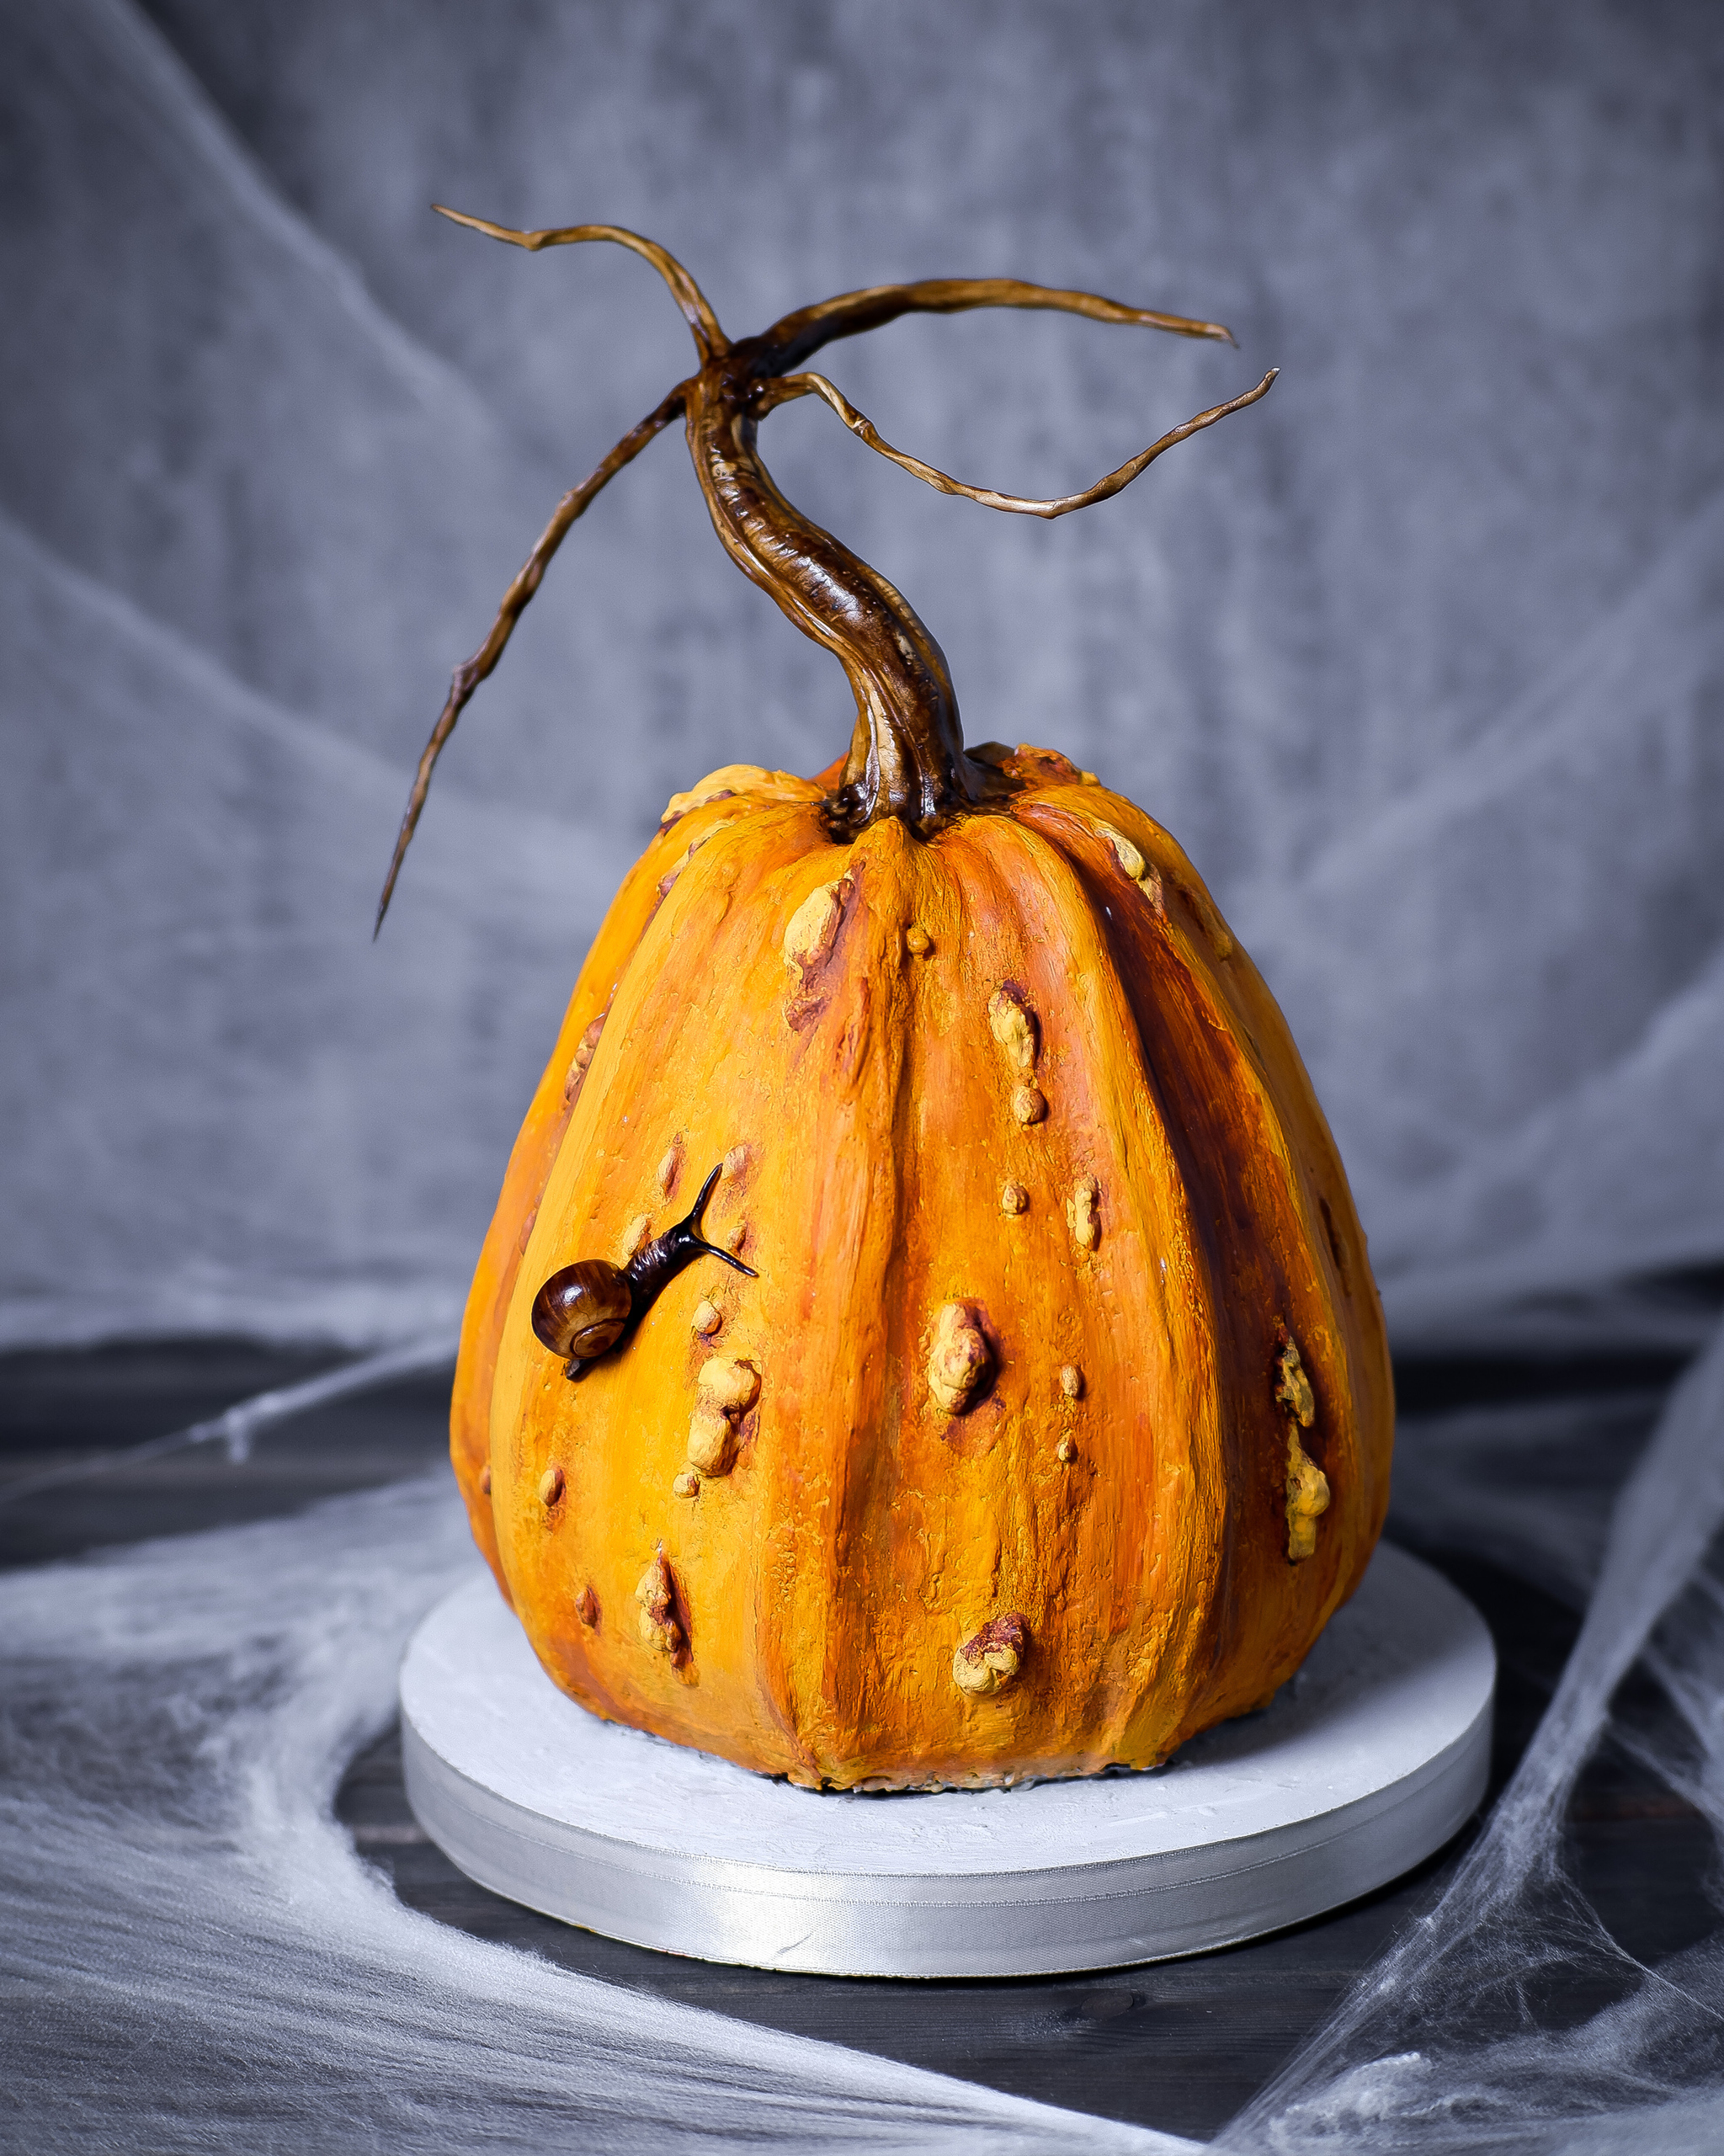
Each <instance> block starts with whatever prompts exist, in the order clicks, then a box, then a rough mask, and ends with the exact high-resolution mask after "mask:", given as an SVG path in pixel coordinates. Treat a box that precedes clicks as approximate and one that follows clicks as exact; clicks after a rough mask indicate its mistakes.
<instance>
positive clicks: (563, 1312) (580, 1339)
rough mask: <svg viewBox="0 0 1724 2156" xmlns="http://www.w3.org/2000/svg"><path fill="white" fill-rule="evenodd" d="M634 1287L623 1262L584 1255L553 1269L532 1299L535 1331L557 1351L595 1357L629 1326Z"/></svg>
mask: <svg viewBox="0 0 1724 2156" xmlns="http://www.w3.org/2000/svg"><path fill="white" fill-rule="evenodd" d="M633 1308H634V1291H633V1290H632V1288H631V1286H630V1284H629V1276H628V1275H627V1274H626V1273H625V1271H624V1270H623V1269H622V1267H621V1266H620V1265H613V1264H610V1262H609V1259H604V1258H583V1259H581V1260H580V1261H579V1263H578V1264H573V1265H565V1266H564V1267H563V1269H562V1270H561V1272H560V1273H553V1274H552V1275H551V1278H550V1279H549V1280H546V1282H545V1285H544V1286H543V1287H541V1288H540V1291H539V1292H538V1294H537V1295H535V1296H534V1298H533V1330H534V1332H535V1333H536V1334H538V1336H539V1338H540V1340H542V1341H543V1342H544V1344H545V1346H546V1347H547V1348H549V1349H550V1350H551V1353H552V1355H564V1356H573V1357H576V1358H577V1359H578V1360H580V1361H583V1362H590V1361H591V1360H593V1357H594V1356H595V1355H604V1353H605V1351H606V1350H607V1349H610V1348H614V1347H615V1345H616V1344H617V1342H618V1341H619V1340H620V1339H621V1338H622V1336H623V1334H624V1331H625V1328H627V1325H628V1322H629V1315H630V1312H631V1311H632V1309H633Z"/></svg>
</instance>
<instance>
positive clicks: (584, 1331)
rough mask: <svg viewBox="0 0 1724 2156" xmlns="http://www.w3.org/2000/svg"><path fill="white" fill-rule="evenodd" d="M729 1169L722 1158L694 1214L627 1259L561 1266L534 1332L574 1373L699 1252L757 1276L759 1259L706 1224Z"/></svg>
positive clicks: (538, 1302)
mask: <svg viewBox="0 0 1724 2156" xmlns="http://www.w3.org/2000/svg"><path fill="white" fill-rule="evenodd" d="M722 1173H723V1165H722V1163H721V1164H720V1166H719V1167H717V1168H714V1169H713V1171H712V1173H711V1174H710V1175H709V1176H708V1177H707V1179H706V1180H705V1183H703V1184H701V1186H700V1196H699V1197H698V1198H696V1199H695V1200H694V1208H693V1210H692V1211H690V1212H689V1214H688V1216H687V1217H686V1218H685V1219H683V1220H679V1221H678V1222H677V1224H676V1226H675V1227H668V1228H667V1229H666V1230H665V1232H664V1233H663V1234H662V1235H656V1236H654V1238H652V1242H650V1243H647V1244H646V1245H645V1246H644V1247H643V1248H641V1250H639V1251H637V1252H636V1254H635V1256H634V1257H632V1258H631V1259H630V1260H629V1262H628V1264H626V1265H615V1264H612V1263H611V1262H610V1260H609V1259H608V1258H578V1259H576V1261H575V1262H574V1264H572V1265H565V1266H563V1267H562V1269H561V1271H559V1272H555V1273H553V1274H552V1275H551V1277H550V1279H549V1280H546V1281H545V1285H544V1286H542V1287H541V1288H540V1291H539V1292H538V1294H537V1295H536V1296H534V1298H533V1331H534V1334H535V1336H536V1338H537V1339H538V1340H539V1341H540V1344H541V1345H542V1346H544V1347H546V1348H548V1349H550V1350H551V1354H552V1355H561V1356H563V1357H565V1358H566V1359H567V1364H568V1371H567V1375H568V1376H570V1377H578V1376H580V1375H581V1372H582V1371H583V1368H584V1367H585V1365H587V1364H588V1363H589V1362H596V1361H597V1360H599V1356H600V1355H609V1353H610V1351H611V1349H613V1348H615V1347H619V1346H620V1345H621V1344H622V1342H623V1340H624V1339H625V1338H626V1337H627V1335H628V1334H630V1333H631V1332H632V1331H633V1330H634V1328H635V1327H636V1325H638V1324H639V1323H640V1322H641V1318H644V1317H645V1316H646V1314H647V1311H648V1310H649V1309H650V1308H651V1307H652V1304H653V1302H654V1301H655V1300H656V1299H657V1296H659V1295H660V1294H661V1293H662V1291H664V1289H665V1288H667V1287H668V1286H669V1285H670V1283H671V1282H672V1281H673V1280H674V1279H675V1278H676V1276H677V1275H678V1273H680V1272H682V1271H683V1270H684V1268H685V1267H687V1266H689V1265H691V1264H693V1263H694V1260H695V1259H697V1258H721V1259H723V1260H724V1262H725V1264H727V1265H730V1266H732V1267H734V1268H735V1270H737V1272H739V1273H746V1274H747V1275H748V1278H749V1279H750V1280H753V1279H755V1278H756V1277H757V1275H756V1274H755V1272H754V1269H753V1266H752V1265H745V1264H743V1263H742V1259H740V1258H736V1257H732V1254H731V1253H730V1252H729V1251H728V1250H721V1249H720V1248H718V1246H717V1244H716V1243H709V1242H707V1241H706V1239H705V1237H703V1236H702V1234H701V1232H700V1220H701V1216H702V1215H703V1214H704V1213H705V1211H706V1201H707V1200H708V1199H709V1198H710V1196H711V1195H712V1192H713V1187H714V1185H715V1184H716V1183H717V1181H718V1179H719V1177H720V1175H721V1174H722Z"/></svg>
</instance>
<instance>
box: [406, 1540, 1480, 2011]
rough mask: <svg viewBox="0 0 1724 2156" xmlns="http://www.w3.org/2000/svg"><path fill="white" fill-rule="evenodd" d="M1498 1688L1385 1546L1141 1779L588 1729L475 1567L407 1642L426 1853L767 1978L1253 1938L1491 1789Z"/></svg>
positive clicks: (1138, 1958) (961, 1965) (1453, 1613)
mask: <svg viewBox="0 0 1724 2156" xmlns="http://www.w3.org/2000/svg"><path fill="white" fill-rule="evenodd" d="M1495 1679H1496V1658H1495V1655H1494V1653H1493V1649H1492V1646H1491V1641H1490V1636H1489V1634H1488V1633H1487V1632H1486V1630H1485V1628H1484V1626H1483V1624H1482V1622H1481V1621H1480V1620H1479V1617H1478V1616H1477V1612H1476V1611H1475V1610H1473V1608H1472V1606H1471V1604H1470V1603H1468V1602H1467V1601H1466V1600H1464V1599H1463V1598H1462V1597H1461V1595H1460V1594H1456V1592H1455V1589H1453V1588H1452V1587H1450V1585H1449V1584H1448V1583H1447V1582H1446V1581H1445V1580H1444V1579H1443V1578H1441V1577H1440V1576H1439V1574H1438V1573H1434V1572H1433V1571H1432V1570H1431V1569H1430V1568H1429V1567H1428V1566H1426V1565H1423V1564H1420V1563H1419V1562H1418V1561H1417V1560H1416V1559H1414V1558H1413V1557H1408V1556H1407V1555H1406V1554H1405V1552H1402V1551H1400V1550H1397V1549H1392V1548H1390V1547H1388V1546H1379V1548H1378V1550H1377V1552H1376V1555H1375V1557H1374V1558H1373V1559H1372V1561H1371V1567H1370V1572H1369V1573H1368V1574H1367V1575H1366V1578H1365V1583H1364V1584H1363V1586H1361V1587H1360V1590H1359V1592H1358V1594H1355V1595H1354V1598H1353V1600H1352V1601H1351V1602H1350V1603H1349V1605H1347V1607H1346V1608H1345V1609H1344V1610H1341V1611H1340V1612H1339V1613H1338V1615H1337V1616H1335V1618H1334V1619H1333V1621H1332V1622H1331V1623H1330V1625H1329V1626H1328V1630H1327V1631H1326V1632H1324V1633H1323V1636H1322V1638H1321V1639H1320V1640H1319V1641H1318V1642H1317V1645H1316V1647H1315V1648H1313V1649H1312V1653H1311V1654H1310V1656H1309V1657H1308V1658H1307V1659H1306V1664H1305V1666H1304V1668H1303V1669H1301V1671H1300V1672H1299V1674H1297V1676H1296V1677H1295V1678H1294V1679H1293V1680H1292V1681H1291V1683H1290V1684H1288V1685H1284V1686H1283V1688H1282V1690H1280V1693H1279V1694H1278V1695H1277V1696H1276V1697H1275V1699H1274V1702H1273V1703H1272V1704H1271V1705H1270V1706H1269V1707H1267V1708H1265V1709H1264V1711H1262V1712H1260V1713H1258V1714H1253V1715H1248V1716H1245V1717H1242V1719H1240V1720H1239V1721H1237V1722H1226V1723H1224V1724H1223V1725H1222V1726H1221V1727H1220V1728H1217V1729H1212V1730H1210V1731H1209V1732H1207V1733H1205V1735H1203V1736H1201V1737H1199V1738H1194V1739H1193V1741H1192V1742H1191V1743H1189V1744H1187V1745H1186V1746H1185V1747H1184V1749H1182V1750H1181V1751H1180V1752H1179V1754H1176V1756H1175V1757H1174V1758H1173V1759H1172V1760H1171V1761H1170V1762H1169V1763H1168V1765H1166V1766H1164V1767H1162V1768H1160V1769H1157V1770H1154V1771H1152V1772H1151V1773H1147V1774H1108V1775H1100V1776H1098V1777H1095V1778H1093V1779H1091V1780H1088V1781H1051V1782H1040V1783H1036V1784H1033V1785H1031V1786H1028V1787H1024V1788H1018V1789H1009V1790H985V1791H942V1792H939V1793H936V1794H928V1795H923V1794H906V1795H897V1796H854V1795H843V1796H838V1795H832V1794H821V1793H819V1792H817V1791H810V1790H804V1789H797V1788H795V1786H793V1785H791V1784H790V1783H789V1782H783V1781H768V1780H766V1779H765V1778H764V1777H763V1776H761V1775H753V1774H750V1773H748V1771H747V1770H745V1769H743V1768H742V1767H737V1766H732V1765H730V1763H729V1762H728V1761H727V1760H724V1759H715V1758H713V1757H712V1756H711V1755H710V1754H707V1753H704V1752H694V1751H689V1750H687V1749H684V1747H682V1746H680V1745H676V1744H671V1743H666V1742H665V1741H664V1740H663V1739H662V1738H657V1737H649V1736H647V1735H645V1734H644V1733H641V1732H640V1731H638V1730H633V1729H625V1728H621V1727H618V1726H617V1725H616V1724H615V1723H613V1722H601V1721H599V1719H598V1718H597V1717H596V1716H593V1715H590V1714H588V1713H587V1712H586V1711H585V1710H584V1709H583V1708H581V1707H578V1706H576V1705H575V1704H574V1702H573V1701H572V1700H568V1699H566V1698H564V1696H562V1694H561V1692H559V1691H558V1690H556V1687H555V1685H552V1683H551V1680H550V1679H549V1678H548V1677H547V1676H546V1675H545V1673H544V1672H543V1671H542V1670H541V1669H540V1667H539V1665H538V1663H537V1662H536V1661H535V1659H534V1656H533V1652H532V1649H531V1648H529V1646H528V1644H527V1641H526V1637H525V1636H524V1633H523V1632H522V1631H521V1629H520V1626H519V1624H518V1623H517V1622H516V1621H515V1619H514V1617H513V1616H512V1615H511V1613H510V1612H509V1610H508V1609H506V1608H505V1607H504V1605H503V1602H502V1600H501V1599H500V1598H499V1596H498V1593H497V1590H496V1589H495V1588H494V1587H493V1586H492V1584H491V1581H490V1580H489V1579H488V1578H479V1579H476V1580H474V1581H473V1582H472V1583H471V1584H470V1585H468V1586H466V1587H463V1588H460V1589H458V1590H457V1591H456V1592H455V1594H452V1595H450V1597H449V1599H448V1600H446V1601H444V1603H442V1604H441V1605H439V1607H438V1608H437V1609H436V1610H434V1611H433V1612H432V1613H431V1615H430V1616H428V1618H427V1619H426V1620H425V1621H424V1623H423V1625H422V1626H420V1628H419V1630H418V1633H417V1634H416V1636H415V1637H414V1639H413V1641H412V1645H411V1646H410V1647H409V1648H408V1650H407V1660H406V1662H405V1664H403V1666H402V1678H401V1701H402V1754H403V1758H404V1761H405V1765H406V1771H407V1795H408V1797H409V1798H410V1799H411V1801H412V1807H413V1810H414V1811H415V1813H417V1814H418V1818H419V1820H420V1823H422V1825H423V1827H424V1829H425V1831H426V1832H427V1834H429V1835H430V1837H431V1839H433V1840H434V1842H436V1843H437V1844H438V1845H439V1847H440V1848H441V1849H443V1850H444V1851H445V1852H446V1853H447V1854H448V1855H449V1856H450V1857H451V1858H452V1859H453V1861H455V1863H456V1864H458V1865H459V1866H460V1868H461V1870H462V1871H465V1872H466V1873H467V1874H468V1875H469V1877H471V1878H474V1879H476V1880H477V1881H478V1882H480V1884H481V1885H482V1886H486V1887H491V1888H492V1889H493V1890H494V1891H495V1892H498V1893H500V1894H506V1895H508V1897H509V1898H511V1899H512V1900H514V1901H518V1902H524V1903H526V1904H527V1906H528V1907H529V1908H535V1909H541V1910H543V1911H545V1914H548V1915H551V1916H556V1917H561V1918H563V1919H565V1920H566V1921H567V1922H568V1923H570V1924H582V1925H584V1926H585V1927H586V1928H587V1929H588V1930H592V1931H599V1932H604V1933H606V1934H607V1935H609V1936H610V1937H612V1938H615V1939H624V1940H631V1941H632V1942H633V1943H634V1944H635V1945H636V1946H654V1947H659V1948H662V1949H663V1950H664V1951H667V1952H668V1953H673V1954H689V1955H694V1956H699V1957H700V1958H701V1959H703V1960H705V1961H714V1962H750V1963H753V1964H754V1965H755V1966H756V1967H761V1968H773V1969H801V1970H807V1971H812V1972H819V1973H822V1974H826V1975H833V1976H893V1977H973V1976H1028V1975H1047V1974H1052V1973H1055V1972H1062V1971H1070V1970H1077V1969H1100V1968H1109V1967H1119V1966H1120V1965H1121V1964H1124V1963H1128V1962H1148V1961H1156V1960H1159V1959H1164V1958H1166V1957H1167V1956H1170V1955H1176V1954H1190V1953H1195V1952H1196V1951H1199V1950H1200V1949H1201V1948H1204V1947H1210V1946H1226V1945H1229V1944H1231V1943H1232V1941H1234V1940H1241V1939H1249V1938H1253V1937H1254V1936H1255V1935H1258V1933H1261V1932H1265V1931H1273V1930H1277V1929H1278V1928H1280V1926H1281V1925H1283V1924H1295V1923H1297V1922H1299V1921H1300V1920H1301V1919H1303V1918H1306V1917H1310V1916H1315V1915H1317V1914H1319V1913H1320V1912H1321V1911H1322V1910H1324V1909H1328V1908H1334V1907H1336V1906H1337V1904H1338V1903H1342V1902H1346V1901H1351V1900H1352V1899H1353V1898H1354V1897H1355V1896H1357V1895H1360V1894H1363V1893H1365V1892H1369V1891H1370V1889H1371V1888H1372V1887H1379V1886H1381V1885H1382V1884H1383V1883H1384V1882H1386V1881H1387V1880H1390V1879H1392V1878H1394V1877H1397V1875H1398V1874H1400V1873H1401V1872H1402V1871H1407V1870H1408V1869H1409V1868H1410V1867H1411V1866H1413V1865H1415V1864H1417V1863H1418V1862H1419V1861H1421V1859H1423V1857H1425V1856H1428V1855H1429V1854H1430V1852H1431V1851H1432V1850H1434V1849H1437V1848H1439V1847H1440V1846H1441V1845H1442V1844H1443V1843H1444V1842H1445V1841H1446V1840H1447V1839H1449V1837H1450V1835H1451V1834H1454V1833H1455V1830H1456V1829H1458V1828H1459V1827H1461V1825H1462V1824H1463V1823H1464V1822H1465V1821H1466V1818H1468V1816H1469V1815H1470V1814H1471V1812H1472V1811H1473V1810H1474V1808H1475V1807H1477V1803H1478V1802H1479V1799H1480V1797H1482V1794H1483V1792H1484V1787H1485V1780H1486V1775H1487V1769H1488V1766H1489V1763H1490V1743H1491V1701H1492V1694H1493V1689H1494V1685H1495Z"/></svg>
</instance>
